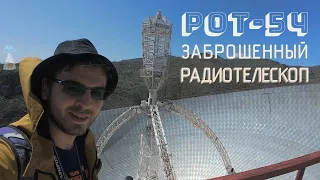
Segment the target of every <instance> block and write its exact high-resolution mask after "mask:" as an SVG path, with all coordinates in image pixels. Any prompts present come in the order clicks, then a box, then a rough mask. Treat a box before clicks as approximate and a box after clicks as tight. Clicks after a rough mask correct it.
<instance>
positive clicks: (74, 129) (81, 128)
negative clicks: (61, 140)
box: [47, 96, 97, 136]
mask: <svg viewBox="0 0 320 180" xmlns="http://www.w3.org/2000/svg"><path fill="white" fill-rule="evenodd" d="M52 102H53V101H52V99H51V96H50V98H49V99H48V101H47V103H48V104H47V105H48V106H47V114H48V120H49V121H50V122H52V123H53V125H55V126H56V127H57V128H59V129H60V130H61V131H62V132H64V133H65V134H68V135H71V136H81V135H83V134H85V133H86V131H87V130H88V129H89V127H90V126H91V125H92V124H93V122H94V121H95V119H96V117H97V116H95V117H93V116H92V114H93V113H92V112H91V111H89V110H84V109H82V108H81V107H79V106H70V107H68V108H67V109H66V110H65V113H63V111H62V110H59V109H58V108H56V107H55V105H54V104H53V103H52ZM69 112H74V113H83V114H88V115H90V120H88V121H87V122H86V123H85V124H76V123H73V122H72V120H71V119H69V118H70V117H68V115H69Z"/></svg>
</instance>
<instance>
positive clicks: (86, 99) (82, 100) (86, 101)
mask: <svg viewBox="0 0 320 180" xmlns="http://www.w3.org/2000/svg"><path fill="white" fill-rule="evenodd" d="M92 101H93V99H92V97H91V93H90V90H87V91H86V92H85V93H84V94H83V95H82V96H81V97H79V98H77V105H79V106H82V107H83V108H84V109H90V108H91V107H92Z"/></svg>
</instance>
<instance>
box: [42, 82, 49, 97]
mask: <svg viewBox="0 0 320 180" xmlns="http://www.w3.org/2000/svg"><path fill="white" fill-rule="evenodd" d="M48 97H49V82H48V78H45V77H44V78H42V88H41V98H42V99H43V100H48Z"/></svg>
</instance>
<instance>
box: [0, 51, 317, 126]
mask: <svg viewBox="0 0 320 180" xmlns="http://www.w3.org/2000/svg"><path fill="white" fill-rule="evenodd" d="M114 64H115V66H116V68H117V70H118V72H119V85H118V87H117V89H116V90H115V92H114V94H113V95H111V96H110V98H109V99H108V100H107V101H106V102H105V104H104V106H103V109H104V110H107V109H113V108H120V107H127V106H132V105H137V104H139V103H140V102H141V100H143V99H147V98H148V90H147V88H146V86H145V84H144V81H143V79H142V78H140V68H141V67H142V59H141V58H138V59H130V60H123V61H120V62H114ZM169 65H170V66H169V68H168V72H169V75H168V80H167V81H166V83H165V85H164V86H163V87H162V88H161V90H160V91H159V94H158V97H159V99H163V98H166V99H172V100H175V99H180V98H188V97H196V96H203V95H209V94H217V93H224V92H232V91H241V90H247V89H257V88H265V87H275V86H280V85H292V84H285V83H281V84H262V83H252V84H243V83H235V82H232V83H228V84H224V83H217V82H216V83H213V84H200V83H197V82H195V81H194V82H192V83H189V82H184V83H180V69H181V68H182V67H189V68H190V69H191V70H192V69H193V68H194V67H196V68H197V69H198V72H199V76H200V78H202V71H201V70H203V68H204V67H210V68H220V67H252V68H254V67H282V68H286V67H289V66H287V65H284V64H280V63H278V62H276V61H272V60H260V59H259V60H252V59H248V60H244V59H241V60H225V59H222V58H218V59H209V60H203V59H182V58H180V57H170V61H169ZM2 66H3V65H0V109H1V111H0V119H1V120H2V124H3V123H8V122H12V121H15V120H18V119H19V118H20V117H22V116H23V115H25V114H26V112H27V111H26V108H25V103H24V101H23V96H22V92H21V87H20V84H19V83H20V81H19V73H18V70H14V71H5V70H3V68H2ZM17 68H18V66H17ZM252 72H253V70H252ZM240 74H241V73H240ZM309 76H310V83H318V82H319V78H320V66H316V67H311V68H310V74H309ZM240 79H241V76H240ZM188 80H189V79H186V81H188ZM0 124H1V123H0Z"/></svg>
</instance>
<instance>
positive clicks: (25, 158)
mask: <svg viewBox="0 0 320 180" xmlns="http://www.w3.org/2000/svg"><path fill="white" fill-rule="evenodd" d="M0 139H2V140H4V141H5V142H6V143H7V144H9V146H10V147H11V150H12V151H13V153H14V155H15V159H16V162H17V167H18V180H20V179H21V178H22V175H23V172H24V170H25V168H26V166H27V164H28V163H29V160H30V156H31V151H32V146H31V143H30V141H29V138H28V137H27V136H26V135H25V134H24V133H23V132H22V131H21V130H20V129H18V128H17V127H14V126H12V125H8V126H4V127H0Z"/></svg>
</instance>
